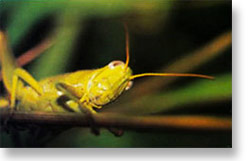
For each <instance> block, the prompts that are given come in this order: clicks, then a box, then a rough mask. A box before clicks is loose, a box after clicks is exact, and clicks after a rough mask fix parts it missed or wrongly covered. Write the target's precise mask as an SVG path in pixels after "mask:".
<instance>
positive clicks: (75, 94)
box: [56, 82, 100, 135]
mask: <svg viewBox="0 0 250 161" xmlns="http://www.w3.org/2000/svg"><path fill="white" fill-rule="evenodd" d="M56 88H57V89H58V90H60V91H61V92H63V93H64V95H65V96H67V97H68V98H69V99H71V100H73V101H75V102H77V103H78V105H79V108H80V110H81V111H82V112H84V113H86V114H87V117H88V121H89V124H90V128H91V131H92V132H93V133H94V134H96V135H99V133H100V131H99V129H98V128H97V127H96V125H95V120H94V118H93V115H94V114H96V111H95V110H94V109H93V108H92V107H88V106H86V104H84V103H81V102H80V98H81V96H82V93H81V92H80V91H78V90H77V89H76V88H75V87H73V86H71V85H68V84H66V83H61V82H60V83H56ZM64 105H65V106H67V104H66V102H64ZM69 108H70V107H69Z"/></svg>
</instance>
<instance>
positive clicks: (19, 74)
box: [10, 68, 43, 108]
mask: <svg viewBox="0 0 250 161" xmlns="http://www.w3.org/2000/svg"><path fill="white" fill-rule="evenodd" d="M19 79H22V80H23V81H24V82H26V83H27V84H28V85H29V86H30V87H32V88H33V89H34V90H35V91H36V92H37V93H38V94H39V95H42V94H43V89H42V87H41V86H40V85H39V84H38V82H37V81H36V80H35V79H34V78H33V77H32V76H31V75H30V74H29V73H28V72H27V71H26V70H24V69H22V68H17V69H15V71H14V75H13V78H12V88H11V99H10V107H11V108H14V107H15V101H16V92H17V88H18V87H17V85H18V80H19Z"/></svg>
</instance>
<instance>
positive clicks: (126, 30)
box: [123, 22, 129, 68]
mask: <svg viewBox="0 0 250 161" xmlns="http://www.w3.org/2000/svg"><path fill="white" fill-rule="evenodd" d="M123 25H124V31H125V39H126V63H125V68H127V67H128V64H129V34H128V26H127V24H126V23H125V22H124V23H123Z"/></svg>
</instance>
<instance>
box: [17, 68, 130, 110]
mask: <svg viewBox="0 0 250 161" xmlns="http://www.w3.org/2000/svg"><path fill="white" fill-rule="evenodd" d="M119 68H120V69H119ZM121 69H122V65H120V67H118V69H113V70H111V69H110V68H109V66H106V67H103V68H100V69H96V70H80V71H76V72H73V73H67V74H62V75H58V76H54V77H49V78H46V79H43V80H41V81H39V82H38V84H39V85H40V86H41V87H42V89H43V94H42V95H39V94H38V93H37V92H36V91H35V90H34V89H33V88H32V87H30V86H21V85H19V88H18V90H17V100H19V104H18V110H25V111H29V110H30V111H33V110H36V111H51V112H69V111H74V112H81V110H80V109H79V106H78V103H77V102H75V101H73V100H68V101H67V102H66V103H67V105H68V106H69V107H70V109H67V108H65V107H62V105H60V104H59V102H58V101H59V100H58V98H60V97H61V96H63V95H64V93H63V92H62V91H60V90H58V89H57V88H56V84H57V83H65V84H67V85H70V86H72V87H74V88H75V89H76V92H77V94H78V95H82V96H83V95H85V98H86V100H84V102H86V103H85V104H83V105H85V106H87V107H90V106H92V107H99V108H100V107H102V106H103V105H105V104H107V103H109V102H111V101H113V100H114V99H115V98H117V97H118V96H119V95H120V94H121V93H122V92H123V91H124V89H125V88H126V87H127V86H128V83H129V81H128V80H129V77H130V75H131V74H132V72H131V70H130V69H129V68H127V70H128V72H127V74H124V73H123V72H120V71H123V70H121ZM79 99H80V98H79Z"/></svg>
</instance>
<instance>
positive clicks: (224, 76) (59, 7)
mask: <svg viewBox="0 0 250 161" xmlns="http://www.w3.org/2000/svg"><path fill="white" fill-rule="evenodd" d="M0 7H1V8H0V14H1V16H0V18H1V20H0V21H1V28H2V29H4V30H7V32H8V35H9V40H10V45H11V47H12V48H13V50H14V53H15V54H16V56H17V55H19V54H20V53H22V52H24V51H25V50H28V49H29V48H31V47H33V46H34V45H36V44H38V43H39V42H40V40H41V39H44V38H46V37H48V36H50V37H52V38H53V40H54V41H55V44H54V45H53V46H52V47H51V49H49V50H48V51H46V52H45V53H44V54H43V55H42V56H41V57H39V58H38V59H37V60H35V61H34V63H32V64H31V65H29V66H28V67H27V68H28V71H30V72H31V73H32V75H34V76H35V78H36V79H38V80H39V79H42V78H45V77H48V76H52V75H55V74H60V73H64V72H70V71H73V70H79V69H89V68H98V67H101V66H103V65H106V64H107V63H108V62H109V61H112V60H114V59H121V60H124V57H125V54H124V44H125V41H124V33H123V28H122V23H121V22H122V21H126V22H127V23H128V26H129V29H130V35H131V39H130V43H131V57H132V58H131V63H130V64H131V67H132V69H134V72H135V73H142V72H148V71H149V72H150V71H155V70H159V69H160V68H161V67H163V66H164V65H166V64H167V63H169V62H171V61H173V60H177V61H178V58H180V57H182V56H184V55H185V54H186V53H187V52H190V51H193V50H195V49H197V48H198V47H200V46H202V45H204V44H206V42H208V41H210V40H211V39H212V38H214V37H216V36H218V35H219V34H221V33H223V32H225V31H228V30H231V2H230V1H223V0H222V1H216V3H215V2H213V1H202V2H201V1H179V0H177V1H174V0H169V1H168V0H154V1H152V0H144V1H142V0H98V1H97V0H94V1H93V0H71V1H68V0H52V1H39V0H38V1H32V0H30V1H29V0H23V1H7V0H5V1H1V2H0ZM189 63H190V62H189ZM193 72H196V73H197V72H198V73H201V74H210V75H213V76H216V79H215V80H213V81H209V80H195V81H194V79H192V80H187V79H181V80H179V81H177V82H176V83H173V84H172V85H171V88H170V89H169V88H164V89H162V90H161V91H159V92H158V93H156V94H152V95H148V96H145V97H142V98H141V99H138V100H136V101H133V102H132V101H131V102H130V101H128V102H127V104H119V99H118V100H117V101H116V103H115V106H117V109H114V111H116V112H117V111H118V112H128V113H130V114H131V113H133V114H139V115H140V114H149V113H160V112H167V111H168V110H170V109H171V110H176V113H178V112H180V111H178V110H180V109H181V108H180V107H182V106H185V108H188V109H191V110H192V109H193V108H195V107H197V106H198V107H200V106H203V105H204V104H205V103H208V102H215V103H219V102H221V101H225V100H226V101H227V104H226V105H221V104H218V105H217V106H214V107H210V108H212V109H213V110H212V114H213V115H218V111H217V109H218V108H220V109H224V111H223V110H222V111H223V112H224V113H223V114H224V115H227V116H228V117H231V112H230V111H231V94H232V87H231V85H232V82H231V80H232V79H231V49H230V48H229V49H228V50H226V51H224V53H223V54H222V55H221V56H219V57H218V58H216V59H214V60H212V61H210V62H208V63H207V64H205V65H204V66H202V67H201V68H200V69H198V70H196V71H193ZM136 83H138V84H139V83H140V81H139V80H138V81H136ZM131 90H133V88H132V89H131ZM202 103H203V104H202ZM228 106H230V107H228ZM104 108H105V107H104ZM228 110H229V111H228ZM220 112H221V111H220ZM200 114H201V115H203V114H204V115H208V114H207V113H206V112H201V113H200ZM209 114H211V113H209ZM219 114H221V113H219ZM149 131H150V129H149ZM149 131H147V132H132V131H125V135H124V136H122V137H115V136H113V135H112V134H111V133H109V132H108V131H107V130H103V131H102V134H101V135H100V136H94V135H92V134H91V133H90V132H89V130H87V129H81V128H74V129H71V130H68V131H65V132H64V133H63V134H61V135H60V136H59V137H58V138H57V139H55V140H52V141H51V142H48V143H46V144H44V146H54V147H155V146H158V147H159V146H160V147H211V146H216V147H230V146H231V131H229V132H223V133H217V132H209V133H204V132H189V131H184V132H182V131H181V132H178V131H174V132H173V131H165V132H149ZM10 138H11V136H10V135H7V134H4V135H2V136H1V140H4V142H3V143H2V146H16V144H15V142H13V140H12V141H11V139H10ZM197 138H199V139H197ZM24 146H25V145H24ZM26 146H28V145H26ZM33 146H34V145H33Z"/></svg>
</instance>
